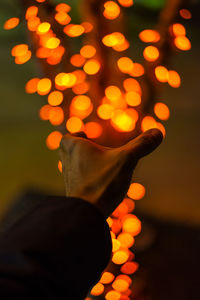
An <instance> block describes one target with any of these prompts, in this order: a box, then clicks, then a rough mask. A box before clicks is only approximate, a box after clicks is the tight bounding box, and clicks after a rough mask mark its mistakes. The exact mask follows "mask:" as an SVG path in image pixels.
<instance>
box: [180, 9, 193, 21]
mask: <svg viewBox="0 0 200 300" xmlns="http://www.w3.org/2000/svg"><path fill="white" fill-rule="evenodd" d="M179 13H180V16H181V17H182V18H183V19H186V20H189V19H191V18H192V14H191V12H190V11H189V10H188V9H185V8H184V9H180V11H179Z"/></svg>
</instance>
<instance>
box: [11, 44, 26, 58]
mask: <svg viewBox="0 0 200 300" xmlns="http://www.w3.org/2000/svg"><path fill="white" fill-rule="evenodd" d="M27 52H28V45H26V44H20V45H16V46H14V47H13V48H12V51H11V54H12V56H23V55H25V54H26V53H27Z"/></svg>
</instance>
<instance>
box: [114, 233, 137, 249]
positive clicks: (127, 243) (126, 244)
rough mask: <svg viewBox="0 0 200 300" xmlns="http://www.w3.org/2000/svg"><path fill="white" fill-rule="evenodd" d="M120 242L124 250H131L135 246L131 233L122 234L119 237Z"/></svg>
mask: <svg viewBox="0 0 200 300" xmlns="http://www.w3.org/2000/svg"><path fill="white" fill-rule="evenodd" d="M117 239H118V241H120V243H121V246H122V248H130V247H132V246H133V244H134V238H133V237H132V235H130V234H129V233H126V232H124V233H120V235H118V237H117Z"/></svg>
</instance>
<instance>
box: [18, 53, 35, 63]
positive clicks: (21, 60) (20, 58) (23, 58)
mask: <svg viewBox="0 0 200 300" xmlns="http://www.w3.org/2000/svg"><path fill="white" fill-rule="evenodd" d="M31 57H32V52H31V51H27V52H26V53H25V54H24V55H21V56H17V57H15V63H16V64H17V65H22V64H25V63H26V62H27V61H29V60H30V59H31Z"/></svg>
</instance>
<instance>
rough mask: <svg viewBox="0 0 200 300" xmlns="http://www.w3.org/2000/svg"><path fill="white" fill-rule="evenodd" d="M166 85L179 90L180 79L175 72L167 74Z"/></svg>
mask: <svg viewBox="0 0 200 300" xmlns="http://www.w3.org/2000/svg"><path fill="white" fill-rule="evenodd" d="M168 83H169V85H170V86H171V87H173V88H179V87H180V85H181V78H180V76H179V74H178V73H177V72H176V71H173V70H170V71H169V72H168Z"/></svg>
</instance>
